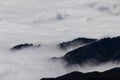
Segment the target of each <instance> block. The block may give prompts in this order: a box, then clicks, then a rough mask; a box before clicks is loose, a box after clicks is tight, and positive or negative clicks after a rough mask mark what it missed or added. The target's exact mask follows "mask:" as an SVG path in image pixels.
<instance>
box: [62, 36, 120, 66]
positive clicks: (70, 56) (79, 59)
mask: <svg viewBox="0 0 120 80" xmlns="http://www.w3.org/2000/svg"><path fill="white" fill-rule="evenodd" d="M62 59H63V60H65V61H66V62H68V64H83V63H85V62H93V63H95V64H99V63H104V62H108V61H119V60H120V37H114V38H104V39H101V40H99V41H97V42H94V43H91V44H89V45H86V46H83V47H80V48H78V49H75V50H73V51H70V52H68V53H67V54H66V55H64V57H62Z"/></svg>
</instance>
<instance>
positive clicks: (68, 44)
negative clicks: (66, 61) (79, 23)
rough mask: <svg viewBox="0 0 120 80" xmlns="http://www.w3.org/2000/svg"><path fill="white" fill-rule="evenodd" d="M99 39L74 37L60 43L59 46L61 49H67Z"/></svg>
mask: <svg viewBox="0 0 120 80" xmlns="http://www.w3.org/2000/svg"><path fill="white" fill-rule="evenodd" d="M95 41H97V39H92V38H77V39H74V40H72V41H67V42H62V43H60V44H59V45H58V46H59V48H61V49H64V50H67V49H69V48H75V47H79V46H82V45H85V44H89V43H92V42H95Z"/></svg>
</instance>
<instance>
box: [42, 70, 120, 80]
mask: <svg viewBox="0 0 120 80" xmlns="http://www.w3.org/2000/svg"><path fill="white" fill-rule="evenodd" d="M119 75H120V68H114V69H111V70H108V71H105V72H96V71H95V72H89V73H82V72H77V71H74V72H71V73H68V74H65V75H63V76H59V77H57V78H43V79H41V80H120V76H119Z"/></svg>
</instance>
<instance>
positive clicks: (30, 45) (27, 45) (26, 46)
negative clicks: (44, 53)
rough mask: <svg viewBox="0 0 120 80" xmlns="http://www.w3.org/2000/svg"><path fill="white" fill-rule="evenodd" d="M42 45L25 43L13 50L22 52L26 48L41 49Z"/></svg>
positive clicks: (14, 47)
mask: <svg viewBox="0 0 120 80" xmlns="http://www.w3.org/2000/svg"><path fill="white" fill-rule="evenodd" d="M40 46H41V45H34V44H32V43H30V44H29V43H24V44H19V45H16V46H13V47H12V48H11V50H21V49H25V48H30V47H40Z"/></svg>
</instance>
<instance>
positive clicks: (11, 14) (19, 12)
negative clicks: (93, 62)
mask: <svg viewBox="0 0 120 80" xmlns="http://www.w3.org/2000/svg"><path fill="white" fill-rule="evenodd" d="M119 21H120V3H119V0H106V1H104V0H2V1H0V80H39V79H40V78H42V77H56V76H60V75H63V74H65V73H68V72H71V71H74V70H78V71H82V72H89V71H94V70H98V71H104V70H107V69H110V68H112V67H115V66H119V65H116V64H113V63H111V62H110V63H106V64H105V65H101V66H97V67H90V66H84V67H80V66H74V67H72V68H65V66H64V65H65V63H64V62H60V61H57V62H52V61H51V60H50V58H51V57H54V56H57V57H59V56H63V55H64V54H65V53H66V52H67V51H62V50H60V49H58V48H57V46H56V45H57V44H59V43H60V42H63V41H69V40H72V39H74V38H77V37H88V38H102V37H107V36H118V35H120V31H119V30H120V22H119ZM21 43H33V44H41V45H42V46H41V47H40V48H34V49H33V48H29V49H23V50H20V51H11V50H10V48H12V47H13V46H15V45H18V44H21Z"/></svg>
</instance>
